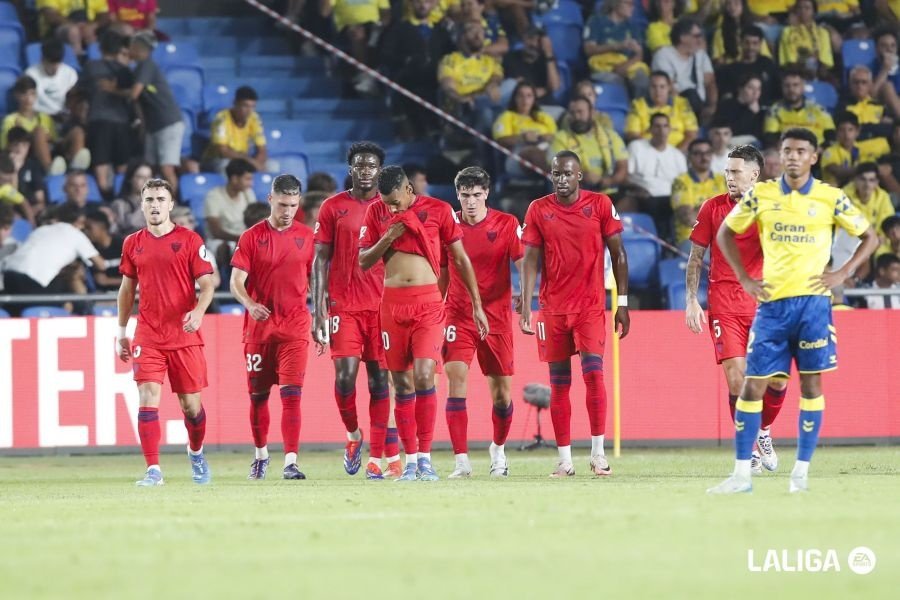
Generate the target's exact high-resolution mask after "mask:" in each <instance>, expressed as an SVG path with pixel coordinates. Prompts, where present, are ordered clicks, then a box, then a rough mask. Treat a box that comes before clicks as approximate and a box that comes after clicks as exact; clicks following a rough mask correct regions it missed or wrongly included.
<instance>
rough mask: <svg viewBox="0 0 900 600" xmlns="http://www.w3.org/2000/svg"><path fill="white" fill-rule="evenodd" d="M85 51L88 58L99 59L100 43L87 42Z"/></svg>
mask: <svg viewBox="0 0 900 600" xmlns="http://www.w3.org/2000/svg"><path fill="white" fill-rule="evenodd" d="M85 52H87V57H88V60H100V59H101V58H103V55H102V54H101V53H100V44H98V43H97V42H94V43H93V44H88V45H87V47H86V48H85Z"/></svg>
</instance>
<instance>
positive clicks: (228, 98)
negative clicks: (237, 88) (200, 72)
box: [203, 83, 234, 121]
mask: <svg viewBox="0 0 900 600" xmlns="http://www.w3.org/2000/svg"><path fill="white" fill-rule="evenodd" d="M233 101H234V89H233V88H232V87H231V86H228V85H224V84H221V83H207V84H206V85H204V86H203V110H205V111H206V113H207V115H208V118H209V120H210V121H212V119H213V117H214V116H215V115H216V113H217V112H219V111H220V110H222V109H223V108H228V107H229V106H231V104H232V102H233Z"/></svg>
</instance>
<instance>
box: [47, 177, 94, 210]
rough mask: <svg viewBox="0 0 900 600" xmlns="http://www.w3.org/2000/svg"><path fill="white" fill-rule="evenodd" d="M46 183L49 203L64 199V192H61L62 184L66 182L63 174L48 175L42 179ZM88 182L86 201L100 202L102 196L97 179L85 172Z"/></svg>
mask: <svg viewBox="0 0 900 600" xmlns="http://www.w3.org/2000/svg"><path fill="white" fill-rule="evenodd" d="M44 181H45V182H46V184H47V198H48V199H49V200H50V203H51V204H59V203H60V202H62V201H63V200H65V197H66V194H65V192H63V186H64V185H65V183H66V176H65V175H48V176H47V178H46V179H45V180H44ZM87 182H88V197H87V201H88V202H102V201H103V196H102V195H101V194H100V186H98V185H97V180H96V179H94V176H93V175H91V174H90V173H88V174H87Z"/></svg>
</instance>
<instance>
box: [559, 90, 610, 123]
mask: <svg viewBox="0 0 900 600" xmlns="http://www.w3.org/2000/svg"><path fill="white" fill-rule="evenodd" d="M594 85H595V84H594V82H593V81H591V80H590V79H582V80H581V81H579V82H578V83H576V84H575V87H573V88H572V92H571V95H570V97H572V98H577V97H578V96H582V97H584V98H587V99H588V100H589V101H590V102H591V106H594V107H596V106H597V88H596V87H594ZM570 118H571V117H570V115H569V112H568V111H566V112H564V113H563V115H562V117H560V119H559V129H570V127H569V119H570ZM594 123H596V124H597V126H598V127H606V128H607V129H615V126H614V125H613V122H612V119H611V118H610V117H609V115H608V114H606V113H605V112H603V111H602V110H595V111H594Z"/></svg>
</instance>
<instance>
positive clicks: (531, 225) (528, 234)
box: [522, 202, 544, 247]
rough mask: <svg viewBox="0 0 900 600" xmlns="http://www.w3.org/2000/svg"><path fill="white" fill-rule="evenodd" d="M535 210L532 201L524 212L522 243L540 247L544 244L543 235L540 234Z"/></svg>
mask: <svg viewBox="0 0 900 600" xmlns="http://www.w3.org/2000/svg"><path fill="white" fill-rule="evenodd" d="M537 212H538V209H537V208H535V203H534V202H532V203H531V206H529V207H528V211H527V212H526V213H525V225H523V226H522V243H523V244H525V245H526V246H537V247H542V246H543V245H544V236H543V235H542V234H541V228H540V226H539V225H538V223H537Z"/></svg>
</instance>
